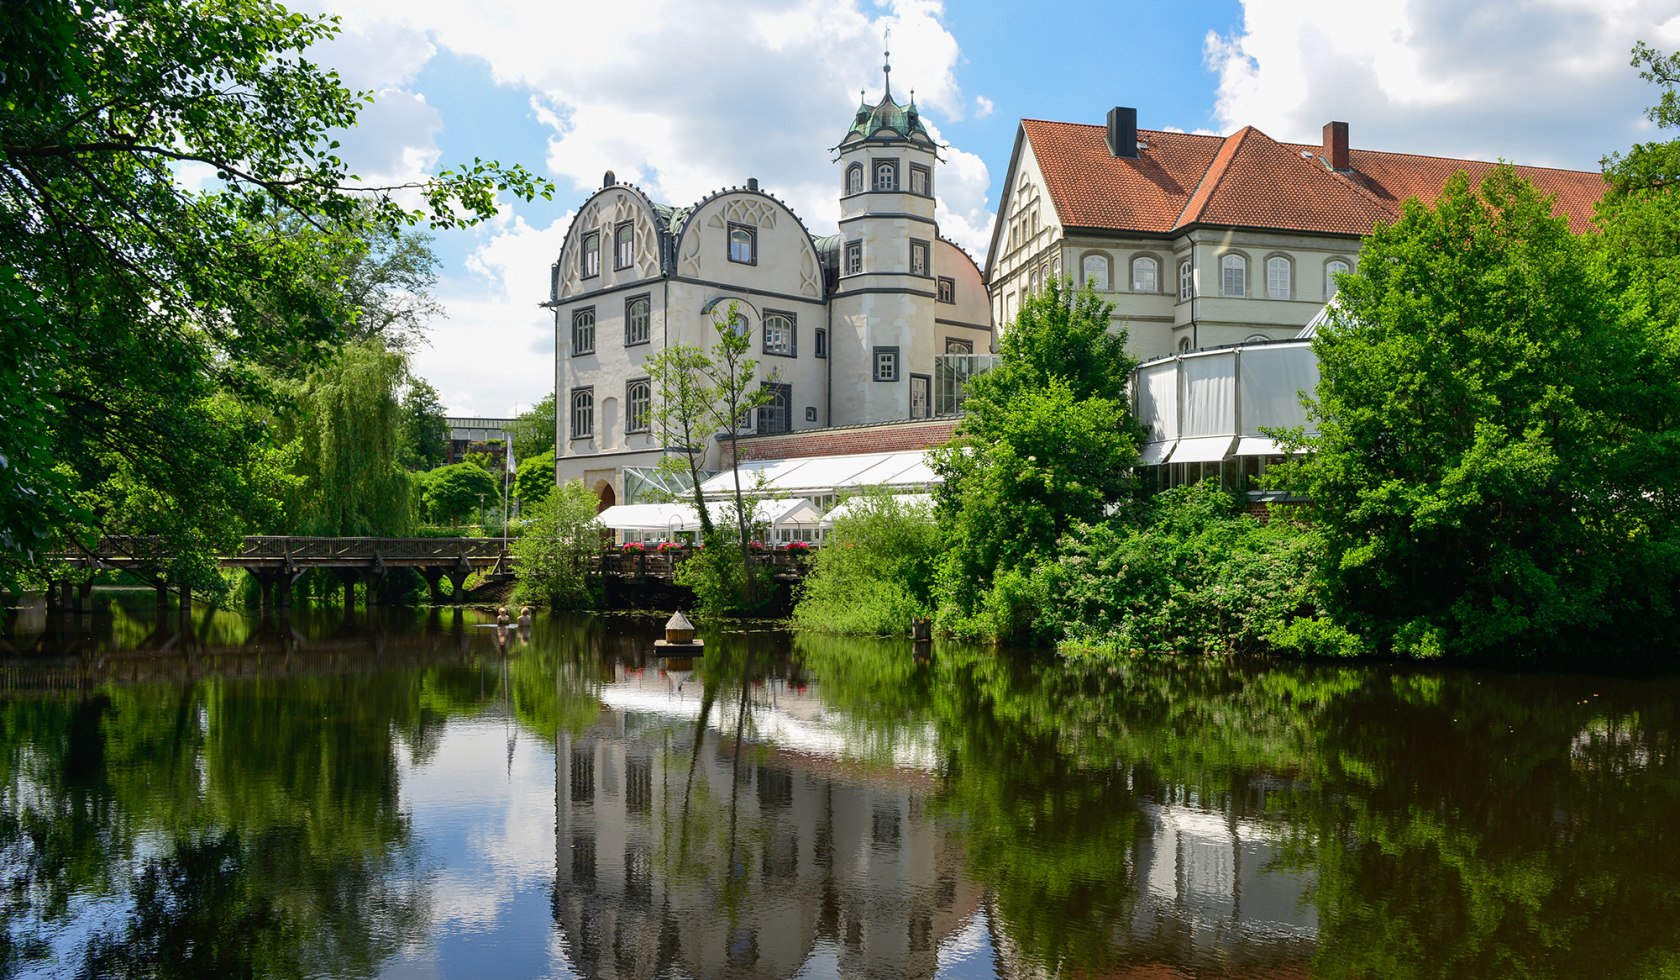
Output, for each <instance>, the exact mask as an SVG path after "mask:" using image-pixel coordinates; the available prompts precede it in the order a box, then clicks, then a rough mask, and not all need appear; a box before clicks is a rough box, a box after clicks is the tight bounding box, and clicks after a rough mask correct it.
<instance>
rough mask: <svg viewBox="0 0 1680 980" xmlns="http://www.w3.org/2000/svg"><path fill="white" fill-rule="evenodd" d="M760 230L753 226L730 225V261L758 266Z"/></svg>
mask: <svg viewBox="0 0 1680 980" xmlns="http://www.w3.org/2000/svg"><path fill="white" fill-rule="evenodd" d="M757 255H758V229H757V228H754V227H752V226H751V225H737V224H734V223H733V222H732V223H730V225H729V261H731V262H741V263H744V264H746V265H756V264H757V263H758V259H757V258H756V256H757Z"/></svg>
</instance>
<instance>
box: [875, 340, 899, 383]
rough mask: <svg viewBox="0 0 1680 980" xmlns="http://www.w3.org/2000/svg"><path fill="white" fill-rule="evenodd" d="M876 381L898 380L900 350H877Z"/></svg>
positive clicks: (893, 348) (884, 348) (887, 348)
mask: <svg viewBox="0 0 1680 980" xmlns="http://www.w3.org/2000/svg"><path fill="white" fill-rule="evenodd" d="M875 380H876V381H897V380H898V348H897V347H877V348H875Z"/></svg>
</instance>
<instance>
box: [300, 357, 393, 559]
mask: <svg viewBox="0 0 1680 980" xmlns="http://www.w3.org/2000/svg"><path fill="white" fill-rule="evenodd" d="M406 372H407V367H406V365H405V363H404V359H403V356H402V355H401V354H399V353H396V352H394V351H391V350H387V349H386V348H385V347H384V346H383V343H382V342H381V341H379V340H378V339H373V340H365V341H359V342H356V343H352V344H349V345H347V346H345V347H344V348H342V349H341V350H340V351H339V353H338V355H337V357H336V358H335V359H334V360H333V361H332V362H330V363H328V364H326V365H323V366H322V367H320V368H317V369H316V370H315V371H313V372H312V373H311V374H310V375H309V377H308V379H306V381H305V382H304V384H303V385H302V386H301V388H300V390H299V392H298V396H297V408H296V413H295V414H296V418H295V421H294V422H293V423H292V425H291V426H290V428H292V430H293V438H294V439H295V441H296V444H297V452H296V455H295V457H294V459H295V466H296V472H297V473H298V475H299V477H300V480H299V483H298V484H297V487H296V494H295V496H294V497H293V499H292V501H291V502H290V506H289V507H288V511H289V512H290V515H289V518H290V519H289V520H288V524H289V526H290V529H291V530H292V531H293V532H294V533H299V534H327V535H337V534H347V535H398V534H406V533H408V532H409V531H410V530H411V529H412V527H413V523H414V515H413V511H414V505H413V502H412V500H411V496H410V493H409V486H410V483H409V477H408V474H407V473H406V472H404V471H403V468H402V466H401V462H400V454H401V446H400V445H399V442H398V440H399V437H400V429H401V426H400V417H399V409H398V405H397V395H396V392H397V387H398V385H399V384H400V383H401V381H402V379H403V377H404V375H405V374H406Z"/></svg>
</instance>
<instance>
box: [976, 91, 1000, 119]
mask: <svg viewBox="0 0 1680 980" xmlns="http://www.w3.org/2000/svg"><path fill="white" fill-rule="evenodd" d="M996 109H997V106H996V105H995V104H993V102H992V100H991V99H988V98H986V97H985V96H984V95H976V96H975V97H974V118H976V119H985V118H986V117H988V116H990V115H991V114H992V112H993V111H994V110H996Z"/></svg>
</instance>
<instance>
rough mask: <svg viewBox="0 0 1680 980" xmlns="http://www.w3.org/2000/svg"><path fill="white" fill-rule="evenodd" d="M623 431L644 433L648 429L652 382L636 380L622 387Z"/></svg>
mask: <svg viewBox="0 0 1680 980" xmlns="http://www.w3.org/2000/svg"><path fill="white" fill-rule="evenodd" d="M624 404H625V405H626V406H627V408H626V410H625V413H624V431H626V432H646V431H648V429H650V428H651V427H652V426H651V424H650V423H651V422H652V411H651V410H652V408H653V382H652V381H649V380H648V379H647V378H637V379H636V380H634V381H631V382H629V383H628V384H626V385H625V386H624Z"/></svg>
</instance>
